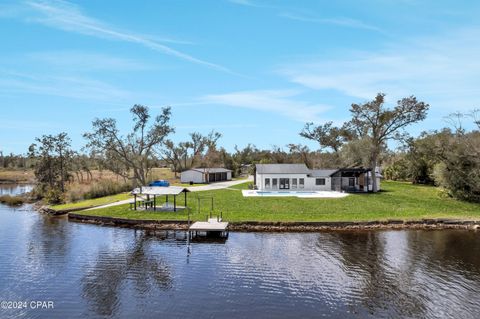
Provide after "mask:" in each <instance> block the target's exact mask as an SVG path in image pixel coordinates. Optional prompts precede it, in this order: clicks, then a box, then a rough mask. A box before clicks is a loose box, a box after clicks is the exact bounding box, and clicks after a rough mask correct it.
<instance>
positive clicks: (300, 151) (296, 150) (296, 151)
mask: <svg viewBox="0 0 480 319" xmlns="http://www.w3.org/2000/svg"><path fill="white" fill-rule="evenodd" d="M287 147H288V149H289V151H290V153H291V154H293V155H297V156H299V157H300V158H301V160H302V162H303V163H305V165H307V167H308V168H312V163H311V160H310V149H309V148H308V146H306V145H302V144H288V145H287Z"/></svg>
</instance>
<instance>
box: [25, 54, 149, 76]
mask: <svg viewBox="0 0 480 319" xmlns="http://www.w3.org/2000/svg"><path fill="white" fill-rule="evenodd" d="M26 57H27V58H28V59H29V60H31V61H32V62H34V63H40V64H42V65H48V66H49V67H50V68H59V69H61V70H63V71H65V70H69V71H72V70H73V71H96V70H109V71H135V70H147V69H151V68H152V66H151V65H147V64H146V63H143V62H140V61H136V60H133V59H128V58H121V57H117V56H112V55H109V54H101V53H94V52H84V51H68V50H67V51H46V52H45V51H44V52H34V53H29V54H27V55H26Z"/></svg>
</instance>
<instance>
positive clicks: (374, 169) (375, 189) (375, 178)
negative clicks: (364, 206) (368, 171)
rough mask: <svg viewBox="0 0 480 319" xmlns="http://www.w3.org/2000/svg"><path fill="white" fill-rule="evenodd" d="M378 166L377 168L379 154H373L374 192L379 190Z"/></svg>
mask: <svg viewBox="0 0 480 319" xmlns="http://www.w3.org/2000/svg"><path fill="white" fill-rule="evenodd" d="M376 168H377V154H372V190H373V192H374V193H376V192H377V191H378V185H377V171H376Z"/></svg>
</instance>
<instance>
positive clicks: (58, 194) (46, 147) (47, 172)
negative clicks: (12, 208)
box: [29, 133, 74, 203]
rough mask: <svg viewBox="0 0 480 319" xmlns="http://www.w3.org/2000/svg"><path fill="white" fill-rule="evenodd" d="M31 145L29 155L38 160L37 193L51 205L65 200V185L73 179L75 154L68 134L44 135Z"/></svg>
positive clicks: (36, 164)
mask: <svg viewBox="0 0 480 319" xmlns="http://www.w3.org/2000/svg"><path fill="white" fill-rule="evenodd" d="M35 140H36V142H37V143H34V144H32V145H30V147H29V155H30V157H32V158H35V159H36V163H35V170H34V172H35V177H36V180H37V193H38V194H39V195H40V196H43V197H44V198H46V200H47V201H48V202H49V203H58V202H61V201H62V199H63V194H64V193H65V184H66V183H67V182H68V181H69V180H70V179H71V177H72V175H71V172H72V164H73V158H74V152H73V151H72V150H71V140H70V138H69V137H68V135H67V133H60V134H58V135H43V136H42V137H41V138H36V139H35Z"/></svg>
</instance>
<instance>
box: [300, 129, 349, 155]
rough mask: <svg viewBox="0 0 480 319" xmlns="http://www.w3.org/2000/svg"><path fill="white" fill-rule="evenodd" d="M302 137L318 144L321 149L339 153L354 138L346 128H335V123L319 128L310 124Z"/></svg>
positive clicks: (301, 134) (302, 133) (303, 130)
mask: <svg viewBox="0 0 480 319" xmlns="http://www.w3.org/2000/svg"><path fill="white" fill-rule="evenodd" d="M300 136H302V137H304V138H306V139H309V140H312V141H316V142H318V144H319V145H320V149H324V148H331V149H332V150H333V151H334V152H335V153H337V152H338V151H339V150H340V148H341V147H342V145H343V144H344V143H345V142H347V141H348V140H351V139H352V138H353V133H352V132H351V131H350V130H348V129H347V128H346V127H336V126H333V122H327V123H325V124H323V125H317V126H315V125H314V124H313V123H311V122H310V123H307V124H305V126H304V128H303V129H302V131H301V132H300Z"/></svg>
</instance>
